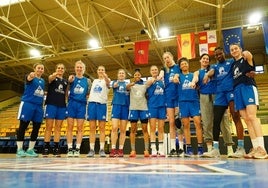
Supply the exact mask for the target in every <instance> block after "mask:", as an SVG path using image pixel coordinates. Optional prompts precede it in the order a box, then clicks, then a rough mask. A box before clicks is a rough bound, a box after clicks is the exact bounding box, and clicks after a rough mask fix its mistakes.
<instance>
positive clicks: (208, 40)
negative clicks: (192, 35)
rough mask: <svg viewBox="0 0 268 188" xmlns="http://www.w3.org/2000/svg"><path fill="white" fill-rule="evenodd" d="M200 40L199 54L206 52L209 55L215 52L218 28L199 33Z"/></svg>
mask: <svg viewBox="0 0 268 188" xmlns="http://www.w3.org/2000/svg"><path fill="white" fill-rule="evenodd" d="M198 40H199V55H200V56H201V55H202V54H204V53H206V54H209V55H213V54H214V49H215V48H216V47H217V34H216V30H213V31H204V32H200V33H198Z"/></svg>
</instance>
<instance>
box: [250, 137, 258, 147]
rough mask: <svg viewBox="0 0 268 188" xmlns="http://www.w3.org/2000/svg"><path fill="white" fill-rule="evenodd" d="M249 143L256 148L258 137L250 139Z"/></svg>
mask: <svg viewBox="0 0 268 188" xmlns="http://www.w3.org/2000/svg"><path fill="white" fill-rule="evenodd" d="M251 144H252V147H253V148H257V147H258V139H257V138H255V139H251Z"/></svg>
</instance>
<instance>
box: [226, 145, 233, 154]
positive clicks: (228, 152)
mask: <svg viewBox="0 0 268 188" xmlns="http://www.w3.org/2000/svg"><path fill="white" fill-rule="evenodd" d="M232 153H234V150H233V146H227V155H228V154H232Z"/></svg>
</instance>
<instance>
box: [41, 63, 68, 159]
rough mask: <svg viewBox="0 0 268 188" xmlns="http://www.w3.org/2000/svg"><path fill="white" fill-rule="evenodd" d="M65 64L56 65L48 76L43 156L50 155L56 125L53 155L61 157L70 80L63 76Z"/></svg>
mask: <svg viewBox="0 0 268 188" xmlns="http://www.w3.org/2000/svg"><path fill="white" fill-rule="evenodd" d="M64 72H65V66H64V65H63V64H61V63H60V64H57V65H56V71H55V72H54V73H53V74H51V75H49V77H48V91H47V97H46V101H45V105H46V106H45V118H46V130H45V136H44V142H45V143H44V149H43V156H44V157H46V156H48V155H49V150H50V148H49V147H50V138H51V133H52V128H53V126H54V148H53V155H54V156H56V157H60V148H59V141H60V131H61V125H62V122H63V120H64V119H65V118H66V97H67V92H66V91H67V85H68V81H67V80H66V79H65V78H63V74H64Z"/></svg>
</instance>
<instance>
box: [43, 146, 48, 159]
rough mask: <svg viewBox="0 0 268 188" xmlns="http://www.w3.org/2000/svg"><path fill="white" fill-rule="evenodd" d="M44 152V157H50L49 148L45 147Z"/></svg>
mask: <svg viewBox="0 0 268 188" xmlns="http://www.w3.org/2000/svg"><path fill="white" fill-rule="evenodd" d="M42 154H43V157H48V155H49V148H44V149H43V153H42Z"/></svg>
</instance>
